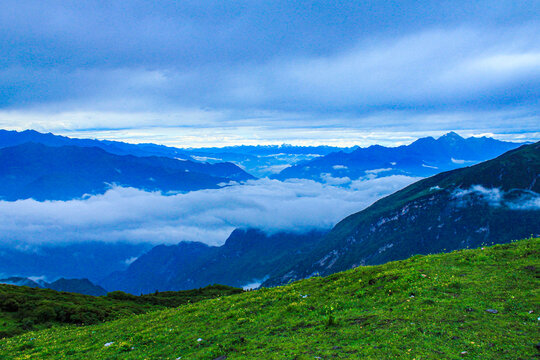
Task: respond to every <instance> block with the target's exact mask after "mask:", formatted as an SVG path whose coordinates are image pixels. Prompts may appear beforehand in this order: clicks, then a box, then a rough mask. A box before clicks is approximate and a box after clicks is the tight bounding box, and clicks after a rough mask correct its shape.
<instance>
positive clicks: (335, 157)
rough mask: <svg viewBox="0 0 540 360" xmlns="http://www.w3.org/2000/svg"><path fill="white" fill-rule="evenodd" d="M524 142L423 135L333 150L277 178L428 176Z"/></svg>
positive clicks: (294, 166)
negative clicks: (393, 143) (388, 143)
mask: <svg viewBox="0 0 540 360" xmlns="http://www.w3.org/2000/svg"><path fill="white" fill-rule="evenodd" d="M520 145H521V144H518V143H512V142H505V141H499V140H495V139H492V138H487V137H480V138H477V137H469V138H467V139H464V138H462V137H461V136H459V135H458V134H456V133H454V132H450V133H448V134H446V135H444V136H441V137H440V138H438V139H434V138H433V137H426V138H421V139H418V140H416V141H415V142H413V143H412V144H410V145H403V146H398V147H384V146H380V145H373V146H370V147H367V148H357V149H355V150H354V151H352V152H344V151H339V152H333V153H330V154H328V155H326V156H322V157H318V158H315V159H313V160H310V161H303V162H300V163H298V164H295V165H293V166H291V167H288V168H285V169H284V170H282V171H281V172H280V173H279V174H277V175H275V176H273V178H276V179H279V180H285V179H291V178H302V179H312V180H315V181H324V180H325V178H328V177H333V178H344V177H347V178H349V179H352V180H354V179H358V178H361V177H365V176H369V175H371V176H378V177H380V176H389V175H397V174H402V175H408V176H422V177H425V176H431V175H435V174H437V173H439V172H442V171H448V170H453V169H457V168H460V167H463V166H467V165H472V164H475V163H478V162H481V161H485V160H489V159H492V158H494V157H496V156H499V155H501V154H503V153H504V152H506V151H508V150H511V149H514V148H516V147H518V146H520Z"/></svg>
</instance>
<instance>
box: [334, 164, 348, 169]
mask: <svg viewBox="0 0 540 360" xmlns="http://www.w3.org/2000/svg"><path fill="white" fill-rule="evenodd" d="M332 168H333V169H334V170H346V169H348V167H347V166H345V165H334V166H332Z"/></svg>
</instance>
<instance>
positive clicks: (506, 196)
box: [452, 185, 540, 210]
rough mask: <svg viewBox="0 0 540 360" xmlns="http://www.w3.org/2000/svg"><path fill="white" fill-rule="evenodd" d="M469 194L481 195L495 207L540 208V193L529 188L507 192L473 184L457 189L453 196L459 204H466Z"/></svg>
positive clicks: (513, 208) (515, 208)
mask: <svg viewBox="0 0 540 360" xmlns="http://www.w3.org/2000/svg"><path fill="white" fill-rule="evenodd" d="M469 195H476V196H479V197H480V198H481V199H482V200H484V201H485V202H486V203H488V204H489V205H490V206H493V207H500V206H506V207H508V208H509V209H511V210H540V194H538V193H536V192H534V191H529V190H522V189H516V190H510V191H508V192H505V191H503V190H501V189H499V188H490V189H488V188H485V187H483V186H482V185H473V186H471V187H470V188H469V189H456V190H455V191H454V192H453V193H452V196H453V197H454V198H455V199H457V200H458V205H459V206H466V205H467V199H466V197H467V196H469Z"/></svg>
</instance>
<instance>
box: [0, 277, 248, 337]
mask: <svg viewBox="0 0 540 360" xmlns="http://www.w3.org/2000/svg"><path fill="white" fill-rule="evenodd" d="M240 292H242V289H238V288H233V287H230V286H223V285H212V286H207V287H205V288H201V289H194V290H187V291H165V292H160V293H155V294H149V295H141V296H135V295H131V294H126V293H124V292H121V291H114V292H111V293H109V294H107V296H99V297H95V296H88V295H81V294H75V293H68V292H58V291H54V290H49V289H34V288H29V287H26V286H13V285H0V338H4V337H10V336H14V335H18V334H22V333H24V332H27V331H30V330H39V329H44V328H48V327H51V326H57V325H64V324H78V325H88V324H95V323H99V322H103V321H107V320H112V319H117V318H120V317H125V316H131V315H135V314H143V313H146V312H149V311H154V310H159V309H165V308H169V307H177V306H180V305H183V304H187V303H195V302H197V301H201V300H204V299H210V298H216V297H219V296H224V295H230V294H237V293H240Z"/></svg>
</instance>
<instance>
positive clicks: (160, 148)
mask: <svg viewBox="0 0 540 360" xmlns="http://www.w3.org/2000/svg"><path fill="white" fill-rule="evenodd" d="M28 142H33V143H38V144H43V145H47V146H52V147H60V146H78V147H98V148H100V149H103V150H105V151H107V152H109V153H111V154H115V155H134V156H143V157H145V156H159V157H168V158H172V159H183V160H193V161H200V162H208V163H211V164H215V163H220V162H232V163H234V164H236V165H238V166H240V167H242V168H243V169H245V170H246V171H247V172H248V173H250V174H252V175H255V176H256V177H265V176H269V175H273V174H276V173H278V172H279V171H281V170H282V169H283V168H285V167H288V166H290V165H292V164H294V163H297V162H299V161H304V160H311V159H314V158H316V157H319V156H323V155H327V154H329V153H332V152H336V151H345V152H347V151H352V150H354V149H356V147H352V148H339V147H332V146H293V145H287V144H283V145H256V146H251V145H241V146H225V147H208V148H175V147H170V146H164V145H157V144H150V143H142V144H128V143H124V142H120V141H109V140H94V139H77V138H69V137H65V136H59V135H54V134H51V133H47V134H44V133H40V132H37V131H35V130H25V131H20V132H19V131H8V130H0V148H4V147H11V146H16V145H22V144H25V143H28Z"/></svg>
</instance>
